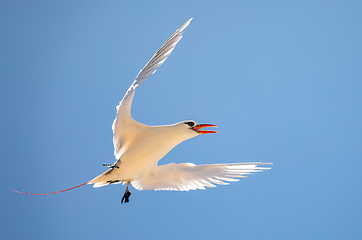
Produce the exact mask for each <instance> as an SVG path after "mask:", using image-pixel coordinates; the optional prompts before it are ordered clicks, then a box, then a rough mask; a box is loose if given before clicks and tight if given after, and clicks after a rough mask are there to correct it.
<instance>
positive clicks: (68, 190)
mask: <svg viewBox="0 0 362 240" xmlns="http://www.w3.org/2000/svg"><path fill="white" fill-rule="evenodd" d="M86 184H89V182H86V183H82V184H80V185H78V186H75V187H71V188H68V189H64V190H61V191H56V192H50V193H27V192H20V191H17V190H13V189H10V190H11V191H13V192H17V193H21V194H26V195H50V194H56V193H61V192H66V191H69V190H72V189H75V188H79V187H81V186H84V185H86Z"/></svg>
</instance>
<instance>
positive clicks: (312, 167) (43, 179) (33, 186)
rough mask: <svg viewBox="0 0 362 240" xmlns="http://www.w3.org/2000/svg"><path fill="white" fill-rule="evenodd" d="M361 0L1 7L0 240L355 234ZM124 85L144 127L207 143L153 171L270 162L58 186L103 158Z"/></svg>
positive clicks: (79, 177)
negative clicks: (132, 88) (226, 178)
mask: <svg viewBox="0 0 362 240" xmlns="http://www.w3.org/2000/svg"><path fill="white" fill-rule="evenodd" d="M361 12H362V3H361V1H315V0H313V1H308V0H307V1H244V0H241V1H173V2H172V1H91V0H83V1H74V0H64V1H11V0H2V1H1V2H0V30H1V33H0V34H1V38H0V42H1V44H0V52H1V54H0V67H1V71H0V79H1V83H0V103H1V124H0V128H1V135H0V149H1V151H0V153H1V168H0V178H1V185H0V186H1V188H0V191H1V198H0V201H1V204H0V210H1V217H0V220H1V222H0V238H1V239H248V240H250V239H361V238H362V229H361V222H362V220H361V216H362V207H361V202H362V188H361V184H362V175H361V172H360V171H361V168H362V124H361V123H362V114H361V111H362V97H361V92H362V51H361V50H362V48H361V43H362V14H361ZM191 17H193V18H194V19H193V21H192V22H191V24H190V26H189V27H188V28H187V29H186V31H185V33H184V37H183V39H182V40H181V42H180V43H179V44H178V46H177V47H176V49H175V50H174V51H173V53H172V54H171V56H170V57H169V58H168V59H167V61H166V62H165V63H164V65H163V66H162V67H161V68H159V69H158V71H157V73H156V74H155V75H153V76H152V77H151V78H150V79H149V80H148V81H147V82H146V83H145V84H144V85H142V86H141V87H140V88H138V89H137V91H136V95H135V99H134V104H133V117H134V118H135V119H136V120H138V121H140V122H142V123H145V124H150V125H160V124H172V123H176V122H179V121H182V120H188V119H193V120H195V121H197V122H201V123H213V124H217V125H218V126H219V129H218V131H219V134H213V135H211V134H210V135H205V136H200V137H197V138H194V139H191V140H188V141H186V142H184V143H182V144H181V145H179V146H177V147H176V148H175V149H174V150H173V151H171V152H170V153H169V154H168V155H167V156H166V157H165V158H164V159H163V160H161V162H160V163H161V164H166V163H170V162H177V163H180V162H193V163H195V164H206V163H228V162H255V161H259V162H272V163H274V164H273V166H272V169H271V170H268V171H265V172H263V173H259V174H255V175H252V176H251V177H250V178H245V179H241V180H240V181H239V182H236V183H231V184H230V185H229V186H219V187H217V188H212V189H210V188H209V189H207V190H205V191H202V190H198V191H190V192H155V191H137V190H135V189H133V188H132V187H131V188H130V190H131V192H132V196H131V202H130V203H129V204H120V199H121V197H122V195H123V192H124V186H122V185H114V186H108V187H103V188H99V189H93V188H92V187H91V186H89V185H88V186H84V187H81V188H78V189H76V190H73V191H70V192H66V193H61V194H57V195H51V196H26V195H21V194H17V193H14V192H11V191H9V189H10V188H13V189H17V190H20V191H27V192H51V191H56V190H61V189H65V188H68V187H72V186H75V185H78V184H81V183H84V182H86V181H89V180H90V179H92V178H93V177H95V176H97V175H98V174H100V173H102V172H103V171H105V168H104V167H102V164H103V163H112V162H114V156H113V144H112V130H111V124H112V121H113V119H114V117H115V114H116V109H115V107H116V105H117V104H118V101H119V100H121V98H122V97H123V95H124V93H125V92H126V90H127V88H128V87H129V85H130V84H131V83H132V81H133V80H134V78H135V77H136V75H137V73H138V71H139V70H140V69H141V68H142V67H143V66H144V65H145V64H146V62H147V61H148V60H149V59H150V58H151V57H152V55H153V54H154V53H155V52H156V51H157V50H158V48H159V47H160V46H161V45H162V44H163V43H164V41H165V40H166V39H167V38H168V37H169V36H171V34H172V33H173V32H174V31H175V30H176V29H177V28H178V27H180V26H181V25H182V24H183V23H184V22H186V21H187V20H188V19H189V18H191Z"/></svg>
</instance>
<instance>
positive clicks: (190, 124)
mask: <svg viewBox="0 0 362 240" xmlns="http://www.w3.org/2000/svg"><path fill="white" fill-rule="evenodd" d="M185 123H186V124H187V125H189V126H190V127H194V126H195V123H194V122H185Z"/></svg>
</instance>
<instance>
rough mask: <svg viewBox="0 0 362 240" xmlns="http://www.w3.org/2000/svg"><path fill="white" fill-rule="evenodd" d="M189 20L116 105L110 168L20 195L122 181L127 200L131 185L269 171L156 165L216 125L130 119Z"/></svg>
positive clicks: (203, 182)
mask: <svg viewBox="0 0 362 240" xmlns="http://www.w3.org/2000/svg"><path fill="white" fill-rule="evenodd" d="M191 20H192V18H191V19H190V20H188V21H187V22H186V23H185V24H183V25H182V26H181V27H180V28H179V29H178V30H177V31H176V32H175V33H174V34H173V35H172V36H171V37H170V38H169V39H168V40H167V41H166V42H165V44H163V45H162V47H161V48H160V49H159V50H158V51H157V52H156V54H155V55H154V56H153V57H152V58H151V60H150V61H149V62H148V63H147V64H146V65H145V66H144V67H143V68H142V70H141V71H140V72H139V73H138V75H137V77H136V80H135V81H134V82H133V83H132V85H131V86H130V87H129V89H128V90H127V92H126V95H125V96H124V97H123V99H122V101H121V102H120V103H119V105H118V106H117V116H116V118H115V119H114V122H113V125H112V129H113V144H114V155H115V157H116V162H115V163H113V164H104V165H105V166H108V167H110V169H109V170H107V171H106V172H104V173H102V174H101V175H99V176H97V177H96V178H94V179H93V180H91V181H89V182H86V183H83V184H81V185H78V186H75V187H73V188H69V189H66V190H62V191H57V192H52V193H24V192H19V191H15V190H13V191H15V192H19V193H23V194H28V195H48V194H54V193H59V192H64V191H68V190H71V189H74V188H77V187H80V186H83V185H86V184H94V186H93V187H102V186H105V185H110V184H115V183H123V184H127V187H126V191H125V193H124V196H123V198H122V201H121V202H123V201H125V202H129V196H130V195H131V193H130V191H129V190H128V187H129V185H130V184H132V186H133V187H134V188H136V189H138V190H175V191H189V190H196V189H205V187H216V186H215V184H221V185H227V184H228V182H233V181H238V178H242V177H246V176H247V175H248V174H251V173H255V172H261V171H262V170H265V169H269V168H266V167H260V166H261V165H266V164H270V163H257V162H255V163H230V164H210V165H195V164H193V163H181V164H176V163H170V164H166V165H161V166H159V165H157V164H158V161H160V160H161V159H162V158H163V157H164V156H165V155H166V154H167V153H168V152H169V151H171V150H172V149H173V148H174V147H175V146H176V145H178V144H180V143H181V142H183V141H185V140H187V139H190V138H193V137H196V136H199V135H202V134H208V133H217V132H215V131H210V130H201V129H202V128H205V127H217V126H216V125H213V124H198V123H196V122H195V121H191V120H190V121H183V122H179V123H176V124H172V125H165V126H148V125H145V124H142V123H139V122H137V121H135V120H134V119H133V118H132V116H131V105H132V99H133V96H134V94H135V90H136V88H137V87H139V86H140V85H141V84H142V83H144V82H145V81H146V80H147V79H148V78H149V77H150V76H151V75H152V74H153V73H155V72H156V70H157V68H159V67H160V66H161V65H162V63H163V62H164V61H165V60H166V59H167V57H168V56H169V55H170V54H171V52H172V50H173V49H174V48H175V47H176V44H177V43H178V42H179V41H180V40H181V38H182V34H183V32H184V30H185V28H186V27H187V26H188V25H189V24H190V22H191Z"/></svg>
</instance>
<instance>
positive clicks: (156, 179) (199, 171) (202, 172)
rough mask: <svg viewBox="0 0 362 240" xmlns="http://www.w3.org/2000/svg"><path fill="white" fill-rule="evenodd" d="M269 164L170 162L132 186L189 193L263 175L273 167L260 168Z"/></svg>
mask: <svg viewBox="0 0 362 240" xmlns="http://www.w3.org/2000/svg"><path fill="white" fill-rule="evenodd" d="M267 164H270V163H230V164H210V165H195V164H193V163H181V164H176V163H171V164H167V165H162V166H157V167H155V168H154V169H152V170H151V171H149V172H147V173H145V174H143V175H142V176H141V178H140V179H138V180H136V181H133V182H132V185H133V187H134V188H136V189H138V190H175V191H189V190H196V189H205V187H216V185H215V184H219V185H227V184H229V183H228V182H235V181H239V179H238V178H242V177H246V175H248V174H252V173H256V172H262V171H263V170H267V169H270V168H267V167H260V166H262V165H267Z"/></svg>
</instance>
